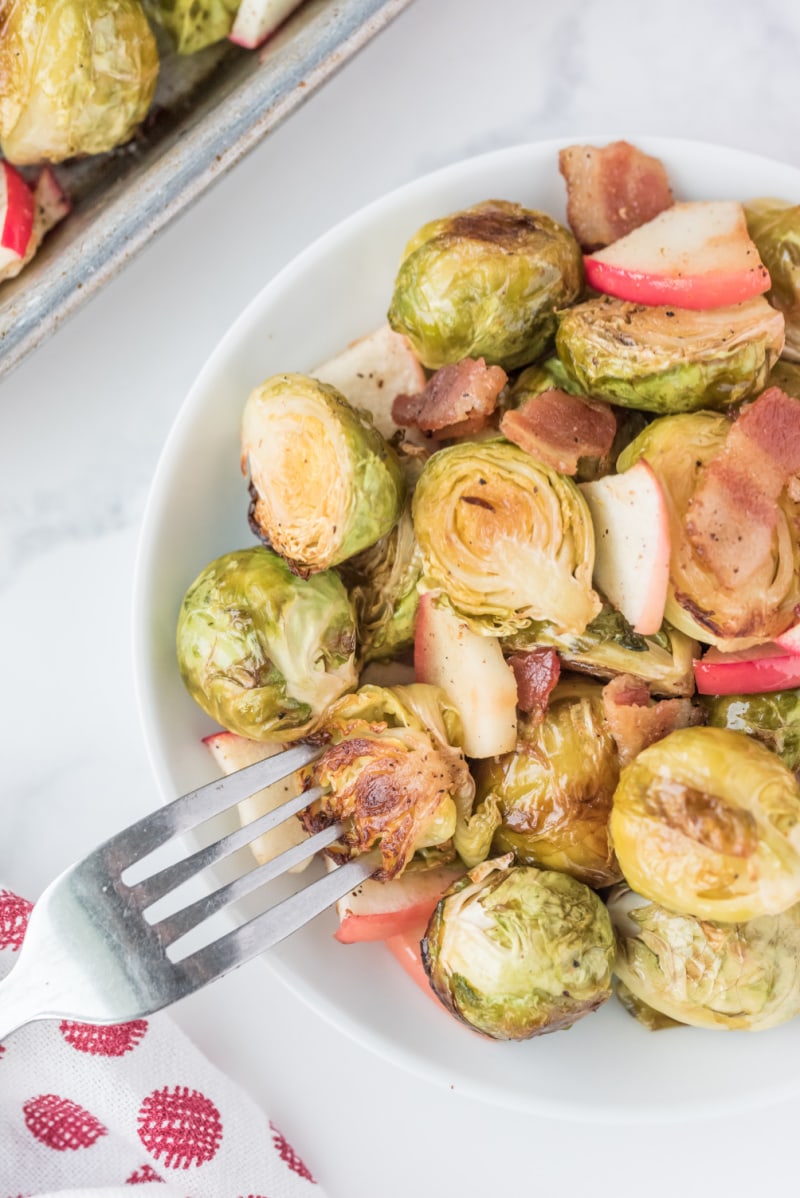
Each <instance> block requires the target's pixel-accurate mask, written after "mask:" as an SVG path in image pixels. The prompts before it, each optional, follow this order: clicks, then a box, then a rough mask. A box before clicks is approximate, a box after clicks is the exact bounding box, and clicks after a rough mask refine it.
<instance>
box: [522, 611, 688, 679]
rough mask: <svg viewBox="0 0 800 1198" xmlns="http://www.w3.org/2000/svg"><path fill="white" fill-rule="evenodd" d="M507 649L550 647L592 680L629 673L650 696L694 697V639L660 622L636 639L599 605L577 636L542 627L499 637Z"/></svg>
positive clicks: (622, 620)
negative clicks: (657, 629)
mask: <svg viewBox="0 0 800 1198" xmlns="http://www.w3.org/2000/svg"><path fill="white" fill-rule="evenodd" d="M503 643H504V646H505V648H507V649H512V650H518V649H530V648H533V647H534V646H535V645H552V646H553V647H554V648H556V649H558V654H559V657H560V658H561V660H562V662H563V663H564V665H565V666H568V667H569V669H571V670H576V671H578V672H579V673H581V674H593V675H594V676H595V677H597V678H615V677H616V676H617V675H618V674H631V675H633V677H634V678H638V679H639V680H640V681H642V682H646V683H647V684H648V686H649V687H650V690H651V691H652V693H653V694H654V695H666V696H671V695H678V696H682V695H691V694H693V693H694V674H693V672H692V661H693V659H694V658H695V657H696V656H697V654H698V653H699V646H698V644H697V642H696V641H693V640H691V638H690V637H688V636H686V635H685V634H684V633H682V632H678V630H677V629H676V628H670V626H669V625H668V624H664V625H663V627H662V629H661V631H660V632H658V633H656V635H655V636H640V635H639V633H638V632H634V631H633V629H632V628H631V626H630V624H629V623H628V622H627V620H626V619H625V617H624V616H622V615H620V613H619V612H618V611H615V610H614V608H613V607H611V606H610V605H609V604H604V605H603V609H602V611H601V612H600V613H599V615H597V616H595V618H594V619H593V620H592V622H591V623H590V624H588V625H587V626H586V628H585V629H584V631H583V632H582V633H581V634H580V635H579V636H567V635H558V634H557V633H556V632H555V631H554V630H553V629H552V628H550V627H548V626H547V625H535V626H534V627H533V628H532V629H529V630H527V631H523V632H519V633H513V634H512V635H511V636H509V637H506V638H504V642H503Z"/></svg>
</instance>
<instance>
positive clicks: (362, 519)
mask: <svg viewBox="0 0 800 1198" xmlns="http://www.w3.org/2000/svg"><path fill="white" fill-rule="evenodd" d="M248 467H249V471H250V479H251V483H250V486H251V492H252V496H253V501H252V503H251V506H250V521H251V525H252V527H253V529H254V531H255V532H256V533H257V534H258V535H259V536H261V538H262V539H263V540H265V541H266V542H268V543H269V544H270V545H271V547H272V548H273V549H275V550H276V551H277V552H278V553H280V554H281V556H282V557H284V558H286V560H287V561H288V562H289V563H290V565H291V566H292V568H293V569H295V570H296V571H297V572H298V573H311V572H313V571H316V570H326V569H328V567H329V566H335V565H337V564H338V563H339V562H343V561H345V560H346V559H347V558H349V557H352V556H353V555H354V554H356V553H359V552H360V551H361V550H362V549H366V548H367V547H368V546H369V545H374V544H375V542H376V541H378V540H380V538H381V537H383V536H385V535H386V533H388V532H389V529H390V528H392V526H393V525H394V524H395V523H396V521H397V519H398V517H399V516H400V512H401V511H402V507H403V497H404V495H405V482H404V479H403V474H402V470H401V468H400V463H399V462H398V460H397V455H396V454H395V453H394V451H393V450H392V449H390V448H389V446H388V445H387V443H386V442H385V441H384V439H383V437H382V436H381V435H380V433H379V432H377V431H376V430H375V429H374V428H373V427H372V425H371V424H370V423H369V422H368V421H367V419H366V417H364V416H363V415H362V414H361V413H359V412H357V411H356V410H355V409H354V408H351V406H350V404H349V403H348V402H347V400H346V399H345V398H344V396H342V395H340V394H339V392H338V391H337V390H336V389H335V388H334V387H330V386H328V384H327V383H320V382H318V381H317V379H312V378H308V377H307V376H306V375H302V374H276V375H273V377H272V378H269V379H267V381H266V382H265V383H262V384H261V386H260V387H256V389H255V390H254V391H253V392H252V393H251V394H250V397H249V398H248V400H247V403H246V404H245V408H244V413H243V415H242V472H243V473H246V472H247V470H248Z"/></svg>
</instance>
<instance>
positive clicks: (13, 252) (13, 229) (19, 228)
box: [0, 162, 36, 270]
mask: <svg viewBox="0 0 800 1198" xmlns="http://www.w3.org/2000/svg"><path fill="white" fill-rule="evenodd" d="M0 166H2V170H1V171H0V270H3V269H4V268H5V267H7V266H12V265H14V264H15V263H18V262H19V261H20V260H21V259H22V258H24V257H25V254H26V251H27V249H28V243H29V242H30V239H31V233H32V232H33V217H34V212H35V207H36V206H35V204H34V200H33V193H32V192H31V189H30V188H29V187H28V184H27V183H26V182H25V180H24V179H23V178H22V175H20V173H19V172H18V171H15V170H14V168H13V166H9V164H8V163H7V162H2V163H0Z"/></svg>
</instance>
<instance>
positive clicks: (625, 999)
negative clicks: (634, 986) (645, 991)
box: [613, 977, 685, 1032]
mask: <svg viewBox="0 0 800 1198" xmlns="http://www.w3.org/2000/svg"><path fill="white" fill-rule="evenodd" d="M613 989H614V994H615V996H616V998H617V999H618V1001H619V1002H620V1003H621V1004H622V1006H623V1007H624V1008H625V1010H626V1011H627V1012H628V1014H629V1015H631V1016H632V1017H633V1018H634V1019H635V1020H636V1022H637V1023H641V1025H642V1027H646V1028H647V1030H648V1032H660V1031H663V1030H664V1029H665V1028H669V1027H685V1024H683V1023H680V1022H679V1021H678V1020H677V1019H670V1017H669V1015H663V1014H662V1013H661V1011H657V1010H656V1009H655V1007H650V1006H648V1004H647V1003H646V1002H643V1001H642V1000H641V998H637V996H636V995H635V994H634V993H633V991H632V990H629V989H628V987H627V986H626V985H625V983H624V982H621V981H620V980H619V978H617V977H615V978H614V983H613Z"/></svg>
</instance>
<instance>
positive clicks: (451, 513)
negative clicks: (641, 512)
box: [412, 441, 600, 636]
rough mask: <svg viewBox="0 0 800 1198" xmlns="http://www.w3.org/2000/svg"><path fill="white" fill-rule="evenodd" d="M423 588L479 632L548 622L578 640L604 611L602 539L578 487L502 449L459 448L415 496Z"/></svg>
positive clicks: (439, 462) (430, 465) (493, 445)
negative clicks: (599, 571)
mask: <svg viewBox="0 0 800 1198" xmlns="http://www.w3.org/2000/svg"><path fill="white" fill-rule="evenodd" d="M412 511H413V516H414V530H415V532H416V535H417V541H418V543H419V546H420V549H421V551H422V558H423V563H424V576H423V577H424V584H425V585H426V587H427V589H429V590H434V589H441V590H442V591H443V592H444V594H445V596H446V597H447V600H448V601H449V603H450V604H451V606H452V607H453V609H454V610H455V611H456V612H457V613H458V614H459V615H460V616H462V617H463V618H464V619H466V620H467V621H468V622H469V623H470V625H471V626H472V627H473V628H474V629H475V630H476V631H478V632H485V633H488V634H490V635H493V636H500V635H504V634H509V633H511V632H514V631H515V630H517V629H520V628H525V627H528V626H530V624H531V623H532V622H533V621H543V620H544V621H547V622H549V623H551V624H553V626H554V627H555V628H556V629H557V630H558V631H559V632H567V633H574V634H579V633H581V632H583V630H584V629H585V628H586V625H587V624H588V623H589V621H590V620H591V619H592V618H593V617H594V616H595V615H596V614H597V613H598V611H599V610H600V601H599V599H598V598H597V595H596V594H595V593H594V591H593V590H592V569H593V566H594V531H593V528H592V521H591V517H590V515H589V509H588V507H587V505H586V501H585V499H584V498H583V496H582V495H581V493H580V491H579V490H578V488H577V487H576V486H575V484H574V483H573V482H572V480H571V479H569V478H565V477H564V476H563V475H560V474H556V473H555V471H553V470H549V469H548V468H547V467H546V466H544V465H543V464H542V463H541V462H537V461H536V459H535V458H532V457H531V455H530V454H528V453H525V451H524V450H522V449H519V448H518V447H517V446H516V445H509V444H507V443H506V442H502V441H493V442H483V443H465V444H462V445H453V446H451V447H450V448H448V449H442V450H440V451H439V452H438V453H435V454H434V455H433V457H432V458H430V459H429V461H428V462H427V463H426V465H425V468H424V469H423V471H422V475H421V476H420V480H419V482H418V483H417V488H416V491H415V492H414V501H413V507H412Z"/></svg>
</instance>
